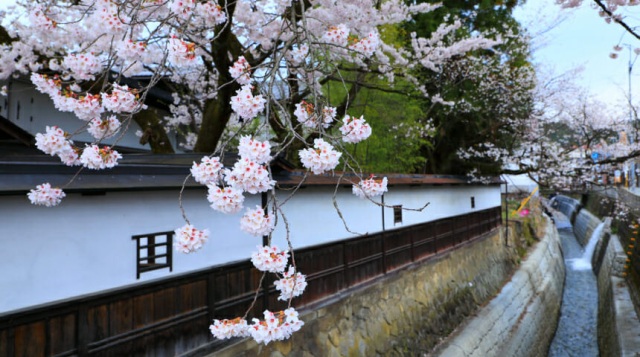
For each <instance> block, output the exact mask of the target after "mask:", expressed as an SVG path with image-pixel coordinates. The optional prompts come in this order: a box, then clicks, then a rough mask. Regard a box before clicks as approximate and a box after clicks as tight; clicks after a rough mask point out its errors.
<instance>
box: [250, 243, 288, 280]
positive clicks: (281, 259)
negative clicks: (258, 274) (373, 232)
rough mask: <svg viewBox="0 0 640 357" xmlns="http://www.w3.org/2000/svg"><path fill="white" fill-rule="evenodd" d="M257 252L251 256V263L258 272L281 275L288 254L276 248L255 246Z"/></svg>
mask: <svg viewBox="0 0 640 357" xmlns="http://www.w3.org/2000/svg"><path fill="white" fill-rule="evenodd" d="M257 248H258V251H257V252H254V253H253V254H251V262H252V263H253V265H254V266H255V267H256V269H258V270H260V271H267V272H270V273H282V272H284V268H285V267H286V266H287V261H288V259H289V252H288V251H286V250H280V249H279V248H278V247H277V246H275V245H273V246H266V245H265V246H257Z"/></svg>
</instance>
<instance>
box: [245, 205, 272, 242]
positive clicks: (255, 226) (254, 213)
mask: <svg viewBox="0 0 640 357" xmlns="http://www.w3.org/2000/svg"><path fill="white" fill-rule="evenodd" d="M274 227H275V219H274V218H273V216H271V215H270V214H266V213H265V212H264V210H263V209H262V207H260V206H256V209H250V208H248V209H247V211H246V213H245V214H244V216H242V218H241V219H240V229H242V230H243V231H245V232H247V233H249V234H251V235H253V236H256V237H260V236H266V235H268V234H269V233H271V231H273V228H274Z"/></svg>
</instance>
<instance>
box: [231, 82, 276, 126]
mask: <svg viewBox="0 0 640 357" xmlns="http://www.w3.org/2000/svg"><path fill="white" fill-rule="evenodd" d="M252 90H253V87H252V86H251V85H248V84H247V85H244V86H242V88H240V89H239V90H238V91H237V92H236V95H235V96H233V97H231V109H232V110H233V111H234V112H235V113H236V114H238V116H239V117H240V118H242V119H253V118H255V117H256V115H258V114H259V113H261V112H262V111H263V110H264V106H265V104H266V102H267V100H266V99H264V97H262V95H256V96H254V95H253V93H251V91H252Z"/></svg>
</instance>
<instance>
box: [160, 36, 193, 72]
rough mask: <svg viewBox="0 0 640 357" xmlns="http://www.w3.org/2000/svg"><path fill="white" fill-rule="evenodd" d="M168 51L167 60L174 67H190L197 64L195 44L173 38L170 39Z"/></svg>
mask: <svg viewBox="0 0 640 357" xmlns="http://www.w3.org/2000/svg"><path fill="white" fill-rule="evenodd" d="M167 50H168V56H167V60H168V61H169V63H170V64H171V65H172V66H174V67H177V68H180V67H189V66H194V65H196V64H197V57H196V44H195V43H193V42H188V41H184V40H182V39H179V38H177V37H173V38H171V39H169V43H168V45H167Z"/></svg>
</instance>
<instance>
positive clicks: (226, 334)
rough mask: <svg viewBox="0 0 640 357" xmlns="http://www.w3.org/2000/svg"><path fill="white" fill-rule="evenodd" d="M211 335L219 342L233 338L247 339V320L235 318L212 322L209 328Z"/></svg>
mask: <svg viewBox="0 0 640 357" xmlns="http://www.w3.org/2000/svg"><path fill="white" fill-rule="evenodd" d="M209 330H210V331H211V334H212V335H213V336H214V337H216V338H218V339H221V340H224V339H227V338H234V337H249V336H250V334H249V325H247V320H245V319H243V318H240V317H236V318H235V319H231V320H228V319H224V320H218V319H216V320H213V324H212V325H211V326H209Z"/></svg>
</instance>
